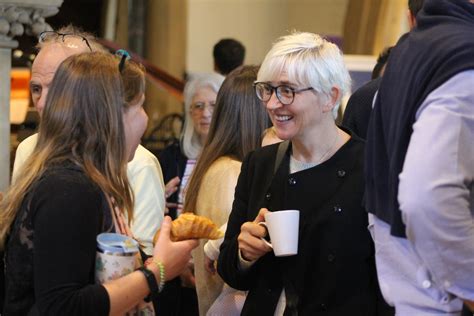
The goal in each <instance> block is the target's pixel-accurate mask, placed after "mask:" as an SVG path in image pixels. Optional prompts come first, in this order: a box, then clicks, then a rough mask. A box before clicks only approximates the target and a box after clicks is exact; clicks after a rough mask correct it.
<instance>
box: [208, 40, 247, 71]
mask: <svg viewBox="0 0 474 316" xmlns="http://www.w3.org/2000/svg"><path fill="white" fill-rule="evenodd" d="M212 54H213V56H214V71H216V72H217V73H220V74H221V75H224V76H227V74H229V73H230V72H231V71H232V70H234V69H235V68H237V67H239V66H242V65H243V63H244V59H245V47H244V45H242V43H240V42H239V41H237V40H235V39H232V38H225V39H222V40H220V41H219V42H217V44H216V45H214V50H213V52H212Z"/></svg>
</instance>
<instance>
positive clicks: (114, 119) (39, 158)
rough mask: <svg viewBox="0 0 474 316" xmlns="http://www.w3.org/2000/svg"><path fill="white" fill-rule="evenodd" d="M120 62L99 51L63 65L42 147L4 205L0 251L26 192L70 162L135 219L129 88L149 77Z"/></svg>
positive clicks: (46, 117)
mask: <svg viewBox="0 0 474 316" xmlns="http://www.w3.org/2000/svg"><path fill="white" fill-rule="evenodd" d="M118 63H119V60H118V59H117V58H116V57H114V56H112V55H110V54H105V53H99V52H97V53H82V54H78V55H73V56H71V57H69V58H67V59H66V60H65V61H64V62H63V63H62V64H61V65H60V66H59V68H58V70H57V71H56V74H55V76H54V79H53V81H52V83H51V87H50V89H49V93H48V96H47V99H46V106H45V109H44V111H43V115H42V119H41V123H40V128H39V133H38V143H37V145H36V147H35V149H34V151H33V153H32V154H31V156H30V157H29V158H28V159H27V161H26V162H25V165H24V166H23V168H22V169H21V170H20V173H19V175H18V178H17V181H16V182H15V183H14V184H13V185H12V186H11V187H10V189H9V190H8V192H7V194H6V195H5V196H4V199H3V200H2V201H1V202H0V210H1V213H0V249H2V248H3V247H4V246H5V239H6V235H7V234H8V232H9V230H10V227H11V225H12V223H13V220H14V219H15V216H16V214H17V213H18V210H19V209H20V206H21V203H22V201H23V198H24V197H25V195H26V193H28V192H29V191H30V190H31V189H32V187H33V186H34V184H35V183H36V181H38V180H39V179H40V178H41V177H42V176H43V175H44V174H45V172H46V171H47V170H49V169H51V168H53V167H54V166H58V165H62V164H64V163H72V164H74V165H75V166H77V167H79V168H81V169H82V170H83V172H84V173H85V174H86V176H87V177H88V178H90V180H91V181H92V182H93V183H95V184H96V185H97V186H98V187H99V188H100V189H101V190H102V192H103V193H104V194H105V195H106V196H108V197H110V198H112V199H113V200H114V201H115V204H116V206H117V207H119V208H120V209H121V210H122V211H123V212H127V215H128V218H129V219H130V220H131V219H132V218H133V216H132V209H133V194H132V192H131V190H130V185H129V182H128V179H127V170H126V165H127V160H128V155H127V153H126V149H125V148H126V146H125V136H124V126H123V118H122V115H123V111H124V109H125V108H126V102H125V95H124V86H125V87H126V86H137V87H139V86H140V84H139V83H137V84H131V83H130V82H128V80H132V81H140V82H141V81H143V80H144V74H143V71H142V70H141V68H140V67H139V66H136V65H134V64H133V63H129V64H128V66H126V67H129V68H130V69H129V72H130V73H134V74H136V76H129V75H126V73H124V74H122V75H121V74H120V73H119V70H118ZM133 69H134V70H133ZM127 82H128V83H127ZM140 89H141V88H139V89H136V91H139V90H140ZM125 90H126V89H125Z"/></svg>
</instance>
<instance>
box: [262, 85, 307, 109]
mask: <svg viewBox="0 0 474 316" xmlns="http://www.w3.org/2000/svg"><path fill="white" fill-rule="evenodd" d="M253 86H254V87H255V93H256V94H257V97H258V98H259V99H260V100H261V101H263V102H268V100H270V98H271V97H272V94H273V91H275V93H276V97H277V99H278V101H280V103H281V104H283V105H290V104H291V103H293V100H294V99H295V94H296V93H299V92H303V91H308V90H313V87H309V88H303V89H294V88H292V87H290V86H288V85H286V84H282V85H279V86H276V87H274V86H272V85H271V84H269V83H267V82H254V84H253Z"/></svg>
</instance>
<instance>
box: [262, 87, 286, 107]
mask: <svg viewBox="0 0 474 316" xmlns="http://www.w3.org/2000/svg"><path fill="white" fill-rule="evenodd" d="M282 106H283V105H282V104H281V102H280V100H278V98H277V95H276V91H275V90H274V91H272V95H271V96H270V99H269V100H268V101H267V104H266V105H265V107H266V108H267V110H275V109H278V108H280V107H282Z"/></svg>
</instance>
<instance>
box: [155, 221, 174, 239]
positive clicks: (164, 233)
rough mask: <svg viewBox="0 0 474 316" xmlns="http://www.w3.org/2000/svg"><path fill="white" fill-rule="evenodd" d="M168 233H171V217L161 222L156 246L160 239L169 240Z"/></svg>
mask: <svg viewBox="0 0 474 316" xmlns="http://www.w3.org/2000/svg"><path fill="white" fill-rule="evenodd" d="M170 231H171V217H169V216H165V218H164V219H163V222H162V223H161V228H160V235H159V236H158V241H157V244H159V243H160V241H161V240H162V239H167V240H169V239H170Z"/></svg>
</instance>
